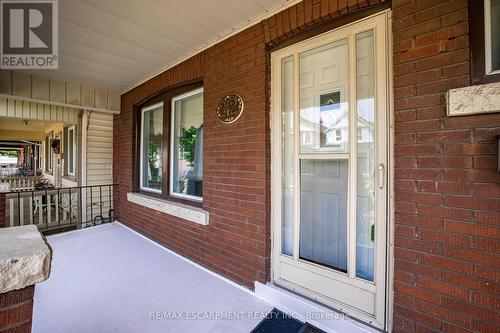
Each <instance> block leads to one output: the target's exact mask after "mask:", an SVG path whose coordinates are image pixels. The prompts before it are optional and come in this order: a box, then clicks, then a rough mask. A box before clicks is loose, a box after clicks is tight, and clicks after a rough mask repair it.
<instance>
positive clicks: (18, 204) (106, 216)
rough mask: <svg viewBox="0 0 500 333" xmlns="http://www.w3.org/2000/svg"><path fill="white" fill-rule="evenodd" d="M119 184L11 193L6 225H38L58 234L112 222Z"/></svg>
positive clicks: (7, 202) (7, 201)
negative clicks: (114, 200) (114, 195)
mask: <svg viewBox="0 0 500 333" xmlns="http://www.w3.org/2000/svg"><path fill="white" fill-rule="evenodd" d="M117 186H118V185H117V184H108V185H89V186H74V187H62V188H58V189H53V188H50V189H42V190H31V191H16V192H9V193H6V195H5V201H6V202H5V214H6V216H5V224H6V225H5V226H6V227H14V226H20V225H30V224H34V225H36V226H38V229H39V230H40V231H41V232H44V233H57V232H62V231H67V230H71V229H79V228H86V227H90V226H95V225H98V224H103V223H108V222H112V221H113V220H115V219H116V216H115V214H114V211H113V192H114V190H115V188H116V187H117Z"/></svg>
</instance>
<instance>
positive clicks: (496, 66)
mask: <svg viewBox="0 0 500 333" xmlns="http://www.w3.org/2000/svg"><path fill="white" fill-rule="evenodd" d="M468 5H469V47H470V55H471V81H472V84H482V83H491V82H500V0H469V3H468Z"/></svg>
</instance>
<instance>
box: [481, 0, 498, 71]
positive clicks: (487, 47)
mask: <svg viewBox="0 0 500 333" xmlns="http://www.w3.org/2000/svg"><path fill="white" fill-rule="evenodd" d="M491 38H492V37H491V0H484V62H485V63H484V65H485V74H486V75H493V74H499V73H500V70H495V71H492V69H491V61H492V60H491Z"/></svg>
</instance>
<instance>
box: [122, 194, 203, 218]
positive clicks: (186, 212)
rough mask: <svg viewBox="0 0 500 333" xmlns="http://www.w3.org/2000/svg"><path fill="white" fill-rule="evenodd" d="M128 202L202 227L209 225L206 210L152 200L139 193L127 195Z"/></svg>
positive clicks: (161, 200)
mask: <svg viewBox="0 0 500 333" xmlns="http://www.w3.org/2000/svg"><path fill="white" fill-rule="evenodd" d="M127 200H128V201H130V202H132V203H135V204H138V205H141V206H144V207H147V208H151V209H154V210H157V211H159V212H162V213H165V214H168V215H172V216H175V217H179V218H181V219H184V220H187V221H190V222H194V223H198V224H201V225H208V221H209V214H208V212H207V211H206V210H203V209H201V208H197V207H191V206H188V205H183V204H180V203H176V202H171V201H167V200H163V199H157V198H152V197H149V196H147V195H143V194H138V193H131V192H129V193H127Z"/></svg>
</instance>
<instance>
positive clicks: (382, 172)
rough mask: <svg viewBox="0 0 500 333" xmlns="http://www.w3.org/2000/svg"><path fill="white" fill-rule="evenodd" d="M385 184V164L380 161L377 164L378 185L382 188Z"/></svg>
mask: <svg viewBox="0 0 500 333" xmlns="http://www.w3.org/2000/svg"><path fill="white" fill-rule="evenodd" d="M384 184H385V165H384V163H380V164H379V165H378V187H379V188H384Z"/></svg>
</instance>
